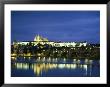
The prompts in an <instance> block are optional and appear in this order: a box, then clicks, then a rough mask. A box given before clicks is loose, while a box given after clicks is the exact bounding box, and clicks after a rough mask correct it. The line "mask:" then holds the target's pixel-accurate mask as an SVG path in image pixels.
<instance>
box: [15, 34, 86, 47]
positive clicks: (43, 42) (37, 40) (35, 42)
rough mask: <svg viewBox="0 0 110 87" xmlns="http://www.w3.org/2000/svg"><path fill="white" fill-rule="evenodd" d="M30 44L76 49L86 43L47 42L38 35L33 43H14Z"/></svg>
mask: <svg viewBox="0 0 110 87" xmlns="http://www.w3.org/2000/svg"><path fill="white" fill-rule="evenodd" d="M30 42H31V43H32V44H34V45H37V44H39V43H40V44H42V45H44V44H49V45H52V46H53V47H75V46H76V45H77V47H81V46H86V45H87V42H81V43H79V42H78V43H77V42H54V41H49V40H48V39H47V38H43V37H42V36H40V35H36V36H35V38H34V41H23V42H16V43H17V44H21V45H27V44H29V43H30ZM13 44H15V42H13Z"/></svg>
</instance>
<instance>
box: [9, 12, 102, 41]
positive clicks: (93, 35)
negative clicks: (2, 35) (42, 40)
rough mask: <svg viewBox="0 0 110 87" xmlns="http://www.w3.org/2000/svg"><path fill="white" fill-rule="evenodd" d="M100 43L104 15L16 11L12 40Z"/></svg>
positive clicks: (13, 15)
mask: <svg viewBox="0 0 110 87" xmlns="http://www.w3.org/2000/svg"><path fill="white" fill-rule="evenodd" d="M37 34H39V35H41V36H43V37H46V38H48V39H49V40H51V41H63V42H72V41H75V42H80V41H87V42H88V43H100V11H12V12H11V39H12V41H13V40H17V41H33V40H34V37H35V36H36V35H37Z"/></svg>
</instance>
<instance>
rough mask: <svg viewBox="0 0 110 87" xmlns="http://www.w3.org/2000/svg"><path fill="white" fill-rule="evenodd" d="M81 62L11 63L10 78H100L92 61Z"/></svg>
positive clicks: (97, 69)
mask: <svg viewBox="0 0 110 87" xmlns="http://www.w3.org/2000/svg"><path fill="white" fill-rule="evenodd" d="M56 60H57V59H54V60H50V59H49V60H47V61H56ZM64 62H65V63H64ZM81 62H82V61H81V60H77V61H76V60H75V59H73V63H66V60H65V59H64V60H63V63H51V62H48V63H47V62H46V63H42V62H37V63H29V62H27V63H24V62H23V63H21V62H13V63H12V73H11V76H14V77H22V76H26V77H30V76H34V77H35V76H41V77H42V76H43V77H48V76H51V77H54V76H56V77H59V76H64V77H65V76H100V69H99V67H98V66H96V65H95V64H93V60H89V61H88V60H84V63H81ZM32 72H33V73H32ZM30 73H31V74H30Z"/></svg>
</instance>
